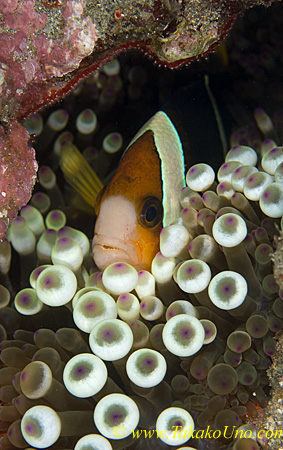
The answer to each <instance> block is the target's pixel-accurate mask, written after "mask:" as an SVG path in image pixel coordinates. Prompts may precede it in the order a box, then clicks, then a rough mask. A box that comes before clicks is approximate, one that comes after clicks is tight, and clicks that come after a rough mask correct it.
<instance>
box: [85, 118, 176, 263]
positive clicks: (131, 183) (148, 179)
mask: <svg viewBox="0 0 283 450" xmlns="http://www.w3.org/2000/svg"><path fill="white" fill-rule="evenodd" d="M175 153H176V154H175ZM165 185H166V186H165ZM183 186H184V162H183V153H182V147H181V143H180V140H179V137H178V134H177V132H176V130H175V128H174V126H173V124H172V123H171V121H170V119H169V118H168V117H167V115H166V114H165V113H163V112H158V113H157V114H156V115H155V116H153V118H152V119H151V120H150V121H149V122H147V123H146V124H145V125H144V127H143V128H142V129H141V130H140V132H139V133H138V134H137V135H136V137H135V138H134V139H133V141H132V143H131V144H130V145H129V147H128V149H127V150H126V151H125V153H124V156H123V158H122V160H121V162H120V165H119V167H118V169H117V172H116V174H115V175H114V177H113V179H112V180H111V182H110V183H109V184H108V186H106V187H105V188H104V189H103V191H101V193H100V194H99V196H98V199H97V202H96V208H95V209H96V214H97V220H96V224H95V235H94V238H93V257H94V261H95V263H96V264H97V266H98V267H99V268H100V269H101V270H104V269H105V268H106V267H107V266H108V265H109V264H111V263H113V262H118V261H119V262H127V263H129V264H131V265H133V266H134V267H135V268H136V269H137V270H142V269H144V270H150V267H151V262H152V259H153V258H154V256H155V255H156V253H157V252H158V251H159V234H160V231H161V228H162V226H164V225H167V224H169V223H168V222H170V223H171V222H172V221H174V220H176V219H177V217H178V214H179V211H180V209H179V208H180V207H179V202H178V195H179V190H180V189H181V188H182V187H183Z"/></svg>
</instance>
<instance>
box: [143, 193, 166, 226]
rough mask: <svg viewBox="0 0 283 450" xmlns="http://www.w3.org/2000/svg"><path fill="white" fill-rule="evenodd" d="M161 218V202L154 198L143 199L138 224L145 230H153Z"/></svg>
mask: <svg viewBox="0 0 283 450" xmlns="http://www.w3.org/2000/svg"><path fill="white" fill-rule="evenodd" d="M162 216H163V208H162V203H161V201H160V200H159V199H158V198H156V197H148V198H146V199H145V201H144V204H143V206H142V210H141V213H140V223H141V224H142V225H143V226H144V227H147V228H153V227H155V226H156V225H158V224H159V223H160V221H161V220H162Z"/></svg>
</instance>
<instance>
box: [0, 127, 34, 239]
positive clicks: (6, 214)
mask: <svg viewBox="0 0 283 450" xmlns="http://www.w3.org/2000/svg"><path fill="white" fill-rule="evenodd" d="M28 140H29V133H28V132H27V131H26V129H25V128H24V127H23V126H22V125H21V124H20V123H18V122H12V123H11V124H10V125H9V127H8V128H7V129H4V127H2V126H1V127H0V237H1V236H4V235H5V233H6V231H7V227H8V225H9V221H10V220H11V219H14V218H15V217H16V215H17V212H18V210H19V209H20V208H22V207H23V206H24V205H26V203H27V202H28V201H29V199H30V195H31V190H32V188H33V185H34V183H35V179H36V172H37V162H36V160H35V151H34V149H33V148H32V147H30V145H29V143H28Z"/></svg>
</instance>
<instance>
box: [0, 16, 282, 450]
mask: <svg viewBox="0 0 283 450" xmlns="http://www.w3.org/2000/svg"><path fill="white" fill-rule="evenodd" d="M275 11H276V9H275ZM277 12H278V10H277ZM255 14H256V13H255ZM280 17H281V18H282V15H281V16H280V14H277V13H276V12H275V13H274V14H273V15H270V16H263V15H261V14H260V13H258V16H257V15H253V14H251V15H249V17H248V18H247V19H248V24H249V25H251V23H252V24H256V28H257V29H258V30H259V31H258V33H257V34H256V33H252V31H251V30H250V29H249V31H247V32H246V34H245V33H244V32H243V30H241V23H240V24H237V30H238V32H239V30H240V31H241V33H240V34H238V35H237V33H236V34H235V35H234V36H233V35H231V42H232V44H231V42H230V43H228V44H227V46H228V48H229V55H230V56H229V58H230V65H231V66H232V67H233V71H234V70H236V71H238V75H237V76H235V77H234V78H233V77H232V78H231V79H230V80H229V83H228V85H230V90H228V91H225V93H227V92H228V93H229V94H230V97H229V99H230V102H231V105H232V111H233V113H234V114H235V117H236V120H235V122H236V124H237V126H234V130H233V133H232V134H231V137H230V145H229V147H233V148H235V147H238V150H237V149H236V150H235V149H234V150H233V151H232V152H230V155H229V156H227V157H226V161H225V162H224V157H223V165H222V167H221V168H220V169H219V170H218V167H217V168H216V169H215V173H216V174H217V181H216V177H215V181H213V180H214V176H212V179H211V180H210V183H211V185H209V184H206V185H201V184H200V181H201V180H202V179H203V178H205V180H207V179H208V175H206V173H208V174H210V175H211V174H212V175H213V172H211V170H210V169H208V172H203V169H207V167H202V166H197V167H194V168H193V169H191V170H189V169H190V166H189V165H188V166H187V169H186V170H187V171H188V175H187V184H188V186H187V187H186V188H185V189H184V190H182V192H181V193H180V204H181V206H182V213H181V216H180V218H179V220H178V221H177V223H176V224H174V225H172V226H171V227H167V228H165V229H164V230H163V232H162V235H161V241H160V248H161V251H162V252H163V256H162V255H161V254H159V255H158V256H157V258H156V259H155V261H154V264H153V265H152V268H151V272H143V273H139V275H138V276H137V273H136V272H135V269H133V268H131V267H128V266H126V265H123V264H121V265H120V267H119V265H118V267H117V266H116V265H115V266H114V267H113V266H112V267H109V268H108V269H106V270H105V271H104V272H103V273H102V272H98V271H97V268H96V267H94V266H93V261H92V258H91V253H90V239H91V238H92V237H93V222H94V219H95V218H94V214H93V209H91V208H90V207H89V206H88V203H87V202H86V201H84V200H82V198H81V197H78V195H77V194H74V192H73V191H72V190H71V189H70V188H68V187H67V186H66V184H65V182H64V180H63V177H62V173H61V171H60V169H59V154H60V152H61V151H62V148H64V147H66V145H67V146H68V142H70V141H72V142H74V143H75V145H76V146H77V147H78V148H79V150H80V151H81V152H82V153H83V154H84V156H85V157H86V159H87V160H88V161H89V163H90V164H91V166H92V167H93V168H94V169H95V170H96V171H97V173H98V174H99V177H100V179H101V180H103V184H105V183H106V182H107V181H108V179H109V174H111V172H112V170H114V169H115V168H116V166H117V161H118V160H119V159H120V156H121V153H122V152H123V149H124V148H125V147H126V146H127V143H128V142H129V140H130V139H131V138H132V136H133V135H134V134H135V132H136V131H137V129H138V128H139V127H140V126H141V125H142V124H143V123H144V121H145V120H147V119H148V118H149V117H150V116H151V115H152V114H153V113H154V112H155V111H156V110H157V109H158V107H159V105H160V104H163V102H164V100H166V99H167V98H168V97H169V96H170V92H172V91H174V89H175V88H176V86H177V87H179V86H180V85H181V84H182V83H183V77H184V78H188V72H186V73H185V74H182V73H181V72H180V73H178V74H177V75H172V72H167V71H160V70H159V69H158V68H157V67H155V68H152V67H151V65H150V64H149V63H148V62H147V61H146V60H144V59H143V58H142V57H141V56H140V55H137V54H135V53H133V54H130V55H128V56H126V55H121V56H120V57H119V58H118V59H116V60H113V61H112V63H110V64H109V65H105V67H104V68H103V70H102V71H100V72H98V73H96V74H95V75H92V76H91V77H90V78H88V79H86V80H84V82H83V83H82V84H81V85H80V86H78V87H77V89H76V90H75V91H74V92H73V93H72V94H70V96H68V97H66V98H65V100H64V101H63V102H61V103H60V104H59V105H54V106H53V107H52V108H51V109H50V110H45V111H42V112H41V113H40V114H36V115H34V116H32V117H31V118H30V119H29V120H28V121H26V122H25V123H24V124H25V126H26V127H27V128H28V130H29V133H31V134H34V135H37V137H36V138H35V141H34V147H35V148H36V150H37V153H38V158H39V162H40V170H39V182H38V183H37V184H36V187H35V192H34V195H33V197H32V200H31V203H30V205H32V206H33V208H31V207H29V206H28V207H27V208H23V209H22V211H21V213H20V217H19V218H17V219H15V220H13V222H12V225H11V227H10V230H9V232H8V239H9V240H5V241H4V242H3V243H2V244H1V247H0V270H1V281H0V282H1V285H2V286H1V294H0V295H1V297H0V298H1V306H2V308H1V310H0V324H1V327H0V332H1V344H0V345H1V355H0V359H1V368H0V384H1V390H0V398H1V403H2V405H1V412H0V425H1V432H2V433H3V436H2V437H1V441H0V447H1V448H31V447H32V448H46V446H47V447H49V448H62V449H63V448H65V449H73V448H75V449H76V450H78V449H79V448H83V447H84V446H85V445H88V446H90V448H106V449H108V450H109V449H111V446H112V448H113V449H119V448H121V449H133V450H134V449H138V450H139V449H146V448H150V449H151V448H154V449H159V448H160V449H161V450H162V449H168V448H170V446H169V445H168V439H166V442H163V441H162V439H159V438H157V436H156V433H154V435H153V436H152V437H151V438H146V437H145V434H144V433H143V432H142V433H140V437H139V438H138V437H137V435H136V437H133V435H132V430H135V429H136V426H137V430H138V431H141V430H147V431H149V430H156V429H159V430H163V431H164V430H166V431H167V432H168V437H169V438H171V441H170V445H171V446H172V445H173V446H174V447H175V448H186V447H189V448H192V449H198V450H200V449H206V448H207V449H211V448H216V449H221V448H222V449H228V448H231V449H233V450H239V449H246V448H248V449H251V448H252V449H260V448H271V449H274V450H275V449H276V450H278V448H280V446H282V440H280V436H279V435H275V432H276V431H278V430H280V428H281V420H282V419H281V409H280V404H281V401H282V400H281V399H282V390H281V382H282V364H281V362H282V356H281V355H282V350H281V340H280V338H279V346H278V347H276V340H275V339H274V337H276V336H277V333H278V332H280V330H281V329H282V319H283V312H282V305H283V303H282V302H283V301H282V298H281V297H282V291H281V290H282V287H281V285H280V283H279V286H278V284H277V283H276V282H275V278H276V279H277V280H280V273H281V265H282V259H281V258H282V257H281V254H282V251H281V240H280V239H281V238H280V233H279V232H278V229H280V228H281V223H280V218H281V216H282V192H281V191H282V188H281V186H282V147H281V143H282V137H283V136H282V129H283V128H282V112H281V111H280V104H281V98H282V80H281V84H280V76H278V72H280V70H279V69H278V68H279V67H280V64H281V63H282V56H281V52H280V46H281V40H280V36H281V35H280V30H282V27H281V21H280V20H281V19H280ZM270 24H271V25H272V26H269V25H270ZM248 28H252V27H251V26H250V27H248ZM249 33H250V34H249ZM255 34H256V36H253V35H255ZM251 35H252V36H251ZM240 38H241V39H240ZM233 41H234V44H233ZM235 43H236V44H235ZM229 46H231V53H230V47H229ZM243 46H245V47H246V48H247V49H248V50H247V51H248V54H249V60H248V61H247V60H246V59H245V58H243V55H242V53H241V52H240V51H239V50H240V49H241V48H242V47H243ZM264 55H265V57H263V56H264ZM267 56H268V58H267ZM216 57H217V56H216ZM211 63H212V66H213V61H211ZM206 69H207V70H208V66H207V67H206ZM194 70H195V71H196V72H197V71H199V72H201V69H200V68H198V67H197V65H195V66H194ZM210 70H211V71H213V70H215V69H214V68H212V67H210ZM217 70H218V71H219V65H218V69H217ZM218 73H219V72H218ZM275 86H276V89H275ZM244 87H245V89H243V88H244ZM252 87H253V89H251V88H252ZM225 88H226V86H225ZM260 92H265V93H266V96H264V97H263V98H261V97H260V96H257V93H260ZM235 95H236V96H237V98H238V101H237V102H234V100H233V98H234V97H235ZM231 96H232V100H231ZM125 105H126V107H125ZM254 108H256V109H255V111H254V113H253V110H254ZM83 112H84V114H82V115H81V113H83ZM253 114H254V118H253ZM79 116H80V119H78V118H79ZM247 118H248V120H247ZM113 133H114V134H113ZM274 149H275V150H274ZM217 150H218V152H219V153H222V151H223V149H222V148H219V149H217ZM115 152H116V153H115ZM235 152H236V153H235ZM231 155H233V157H232V161H229V159H231V158H230V157H231ZM242 158H243V159H242ZM69 159H70V160H71V158H69ZM235 159H236V160H238V159H239V160H238V162H236V164H235ZM233 161H234V162H233ZM203 162H204V163H208V162H209V163H214V161H212V157H210V158H209V159H207V160H205V161H203ZM213 165H214V166H215V164H213ZM277 166H278V168H277ZM83 169H84V168H83ZM275 169H276V170H275ZM85 170H86V169H85ZM55 173H56V176H55ZM83 174H84V176H85V177H86V172H85V171H84V170H83ZM203 174H204V177H203ZM265 183H267V184H265ZM83 186H84V185H83ZM76 187H78V186H76ZM51 211H53V212H51ZM226 214H228V216H226ZM218 216H219V217H218ZM221 217H222V218H223V217H224V219H222V221H223V222H221ZM219 223H220V224H221V226H222V231H224V238H225V234H227V233H228V234H229V242H230V243H231V242H232V239H234V238H235V241H234V242H233V245H234V246H232V247H228V246H227V241H221V240H220V239H221V238H220V237H219V233H218V234H217V230H216V229H217V225H219ZM66 225H67V226H66ZM220 228H221V227H220ZM218 231H219V230H218ZM220 231H221V230H220ZM274 236H277V238H275V240H274ZM222 238H223V236H222ZM239 240H240V241H239ZM274 241H275V242H274ZM276 245H278V247H277V250H276V251H275V252H274V250H275V249H276ZM272 259H273V260H274V261H275V268H276V270H275V273H274V275H273V266H272ZM64 266H65V267H64ZM34 268H37V269H36V270H35V271H34V272H33V269H34ZM118 270H119V271H120V272H119V281H121V283H120V286H119V288H117V284H118V283H117V279H115V275H116V273H117V271H118ZM121 271H122V272H121ZM32 272H33V274H32V275H31V277H30V273H32ZM227 272H228V273H227ZM113 278H114V283H113ZM137 280H139V281H137ZM217 283H218V284H217ZM247 290H248V294H247ZM50 293H51V295H50ZM118 297H119V298H118ZM176 301H178V302H177V303H176ZM232 302H233V303H232ZM64 303H65V304H66V306H64ZM60 305H62V306H60ZM231 306H232V309H229V308H230V307H231ZM117 317H118V318H117ZM200 324H201V326H200ZM201 327H202V328H201ZM93 330H94V331H93ZM168 336H169V337H168ZM279 336H280V335H279ZM188 344H190V345H188ZM180 348H181V350H180ZM189 349H190V350H189ZM183 351H185V352H187V353H185V354H184V353H183ZM188 352H189V353H190V354H188ZM191 352H193V353H191ZM268 368H269V372H268V373H269V374H270V377H271V383H272V389H273V391H274V396H273V397H272V401H271V402H270V395H269V386H268V385H269V382H270V379H269V378H268V373H267V371H266V370H267V369H268ZM94 380H95V382H94ZM114 393H115V394H118V395H117V396H115V397H110V398H109V397H108V395H109V394H114ZM34 407H35V408H36V409H32V408H34ZM172 408H173V409H172ZM171 414H172V415H171ZM23 417H24V419H23ZM101 419H104V420H101ZM47 420H48V421H50V422H49V423H52V426H49V427H48V428H46V426H45V425H46V423H47ZM178 426H183V427H184V429H186V430H190V429H192V428H191V427H193V428H195V430H196V431H195V434H194V438H191V439H189V440H188V441H186V436H185V433H181V434H180V436H179V433H177V437H176V436H175V437H172V434H173V436H174V431H175V429H176V427H178ZM208 426H209V427H210V430H214V431H215V430H218V432H217V433H216V434H215V437H217V436H218V435H219V438H218V439H217V440H215V439H213V438H212V439H208V437H209V435H206V437H205V434H206V431H207V428H208ZM117 427H118V428H119V429H117ZM225 427H227V428H226V429H225ZM234 427H235V428H234ZM241 427H242V428H241ZM51 428H52V430H53V431H54V434H52V433H50V430H51ZM239 429H242V430H243V433H246V434H245V437H246V439H242V440H239V439H238V440H233V437H235V436H234V434H233V433H234V432H235V430H239ZM262 429H263V430H269V434H268V435H266V434H265V432H261V433H260V435H258V436H256V430H257V431H259V430H262ZM172 430H173V432H172ZM203 430H205V432H203ZM225 430H226V431H225ZM124 432H125V437H124V436H122V434H123V433H124ZM196 432H198V434H196ZM232 432H233V433H232ZM114 433H116V434H115V439H113V438H112V437H114ZM119 433H120V434H119ZM127 433H129V436H128V437H126V434H127ZM224 433H225V436H226V437H225V436H224ZM89 434H90V436H89V437H86V438H85V437H84V435H89ZM212 434H213V433H212ZM232 434H233V436H231V435H232ZM229 436H231V438H230V439H229ZM257 437H258V439H257ZM81 438H83V439H82V441H81V442H78V441H79V440H80V439H81ZM176 439H179V440H178V442H177V441H176Z"/></svg>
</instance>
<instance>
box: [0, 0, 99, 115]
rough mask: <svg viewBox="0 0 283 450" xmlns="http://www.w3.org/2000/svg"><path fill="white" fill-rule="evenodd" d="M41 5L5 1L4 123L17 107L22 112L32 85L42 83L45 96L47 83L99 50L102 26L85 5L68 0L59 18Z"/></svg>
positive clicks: (1, 54)
mask: <svg viewBox="0 0 283 450" xmlns="http://www.w3.org/2000/svg"><path fill="white" fill-rule="evenodd" d="M40 4H41V2H36V1H33V0H25V1H22V0H17V1H16V0H11V1H8V2H7V1H6V0H1V1H0V11H1V12H2V18H3V19H2V20H3V22H4V24H5V27H4V28H3V31H2V32H1V33H0V44H1V51H0V60H1V66H0V83H1V103H2V104H1V105H0V106H1V118H2V120H4V121H5V118H6V116H7V115H8V116H10V115H11V108H12V109H14V108H15V110H17V109H18V108H17V105H18V104H19V103H20V102H21V99H22V98H23V97H24V96H25V93H26V91H28V89H29V86H30V85H32V84H37V85H38V86H41V88H40V90H41V91H43V92H44V87H43V86H44V83H43V84H42V82H46V81H47V80H50V79H51V78H52V77H62V76H64V75H66V74H67V73H69V72H72V71H73V70H75V69H77V68H78V67H79V65H80V62H81V61H82V59H83V58H85V57H86V56H88V55H89V54H91V53H92V52H93V50H94V46H95V43H96V40H97V33H96V27H95V25H94V23H93V22H92V20H91V18H90V17H88V16H86V15H85V13H86V11H85V2H84V0H81V1H78V0H69V1H67V2H66V3H64V5H63V6H62V8H61V9H60V11H58V14H57V15H55V16H54V11H53V14H51V13H48V12H44V10H43V9H45V8H44V7H43V6H42V5H41V6H40ZM46 10H47V9H46ZM47 11H48V10H47ZM46 94H47V92H45V95H46Z"/></svg>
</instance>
